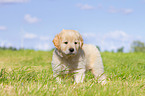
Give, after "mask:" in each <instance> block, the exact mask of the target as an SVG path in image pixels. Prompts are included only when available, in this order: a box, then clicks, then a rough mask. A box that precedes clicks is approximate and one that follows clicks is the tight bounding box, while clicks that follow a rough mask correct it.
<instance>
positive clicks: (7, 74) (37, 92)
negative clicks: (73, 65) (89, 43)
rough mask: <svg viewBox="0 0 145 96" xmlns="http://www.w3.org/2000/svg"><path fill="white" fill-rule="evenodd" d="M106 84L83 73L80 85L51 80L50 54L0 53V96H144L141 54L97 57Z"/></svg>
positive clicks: (144, 60)
mask: <svg viewBox="0 0 145 96" xmlns="http://www.w3.org/2000/svg"><path fill="white" fill-rule="evenodd" d="M101 54H102V58H103V62H104V67H105V74H106V75H107V82H108V83H107V84H106V85H104V86H102V85H101V84H98V83H97V81H96V80H94V78H93V75H92V74H91V73H90V72H87V74H86V79H85V81H84V83H81V84H76V85H74V84H73V82H72V81H71V78H65V79H64V82H63V83H62V84H58V83H57V82H56V81H55V79H54V78H53V77H52V74H53V73H52V68H51V58H52V51H50V52H44V51H32V50H21V51H9V50H8V51H0V95H1V96H4V95H6V96H7V95H8V96H16V95H19V96H45V95H46V96H49V95H56V96H57V95H62V96H144V95H145V53H107V52H105V53H101Z"/></svg>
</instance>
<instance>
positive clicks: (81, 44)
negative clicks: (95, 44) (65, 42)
mask: <svg viewBox="0 0 145 96" xmlns="http://www.w3.org/2000/svg"><path fill="white" fill-rule="evenodd" d="M83 44H84V40H83V38H82V36H81V35H80V47H81V48H82V47H83Z"/></svg>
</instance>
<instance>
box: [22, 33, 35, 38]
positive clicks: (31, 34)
mask: <svg viewBox="0 0 145 96" xmlns="http://www.w3.org/2000/svg"><path fill="white" fill-rule="evenodd" d="M24 38H26V39H34V38H37V35H36V34H33V33H25V34H24Z"/></svg>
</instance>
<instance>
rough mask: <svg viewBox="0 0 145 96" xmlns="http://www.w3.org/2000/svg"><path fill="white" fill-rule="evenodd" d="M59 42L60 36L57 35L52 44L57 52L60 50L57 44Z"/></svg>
mask: <svg viewBox="0 0 145 96" xmlns="http://www.w3.org/2000/svg"><path fill="white" fill-rule="evenodd" d="M59 40H60V36H59V35H58V34H57V35H56V36H55V37H54V39H53V41H52V42H53V44H54V46H55V47H56V48H57V49H58V50H59V49H60V45H59V44H60V43H59Z"/></svg>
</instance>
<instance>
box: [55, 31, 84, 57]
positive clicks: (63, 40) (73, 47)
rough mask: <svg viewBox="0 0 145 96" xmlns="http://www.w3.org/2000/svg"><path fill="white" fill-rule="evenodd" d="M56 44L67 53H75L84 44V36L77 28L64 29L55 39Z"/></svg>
mask: <svg viewBox="0 0 145 96" xmlns="http://www.w3.org/2000/svg"><path fill="white" fill-rule="evenodd" d="M53 43H54V46H55V47H56V48H57V49H58V50H59V51H61V52H62V53H63V54H65V55H75V54H77V53H78V50H79V48H82V46H83V38H82V36H81V35H80V34H79V33H78V32H77V31H75V30H62V31H61V32H60V33H59V34H58V35H56V36H55V38H54V39H53Z"/></svg>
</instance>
